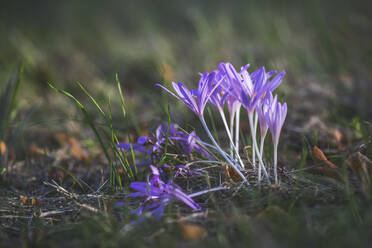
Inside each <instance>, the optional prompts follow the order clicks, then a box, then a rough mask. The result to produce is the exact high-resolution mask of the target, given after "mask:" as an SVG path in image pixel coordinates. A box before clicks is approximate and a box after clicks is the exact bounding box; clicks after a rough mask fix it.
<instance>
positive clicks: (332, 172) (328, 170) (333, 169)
mask: <svg viewBox="0 0 372 248" xmlns="http://www.w3.org/2000/svg"><path fill="white" fill-rule="evenodd" d="M312 154H313V157H314V159H315V160H316V161H317V162H319V166H318V167H316V168H315V169H314V170H315V171H316V172H318V173H320V174H322V175H324V176H326V177H331V178H335V179H338V180H342V176H341V173H340V171H339V170H338V167H337V166H336V165H335V164H333V163H332V162H331V161H329V160H328V159H327V157H326V156H325V154H324V153H323V151H322V150H320V148H319V147H317V146H314V148H313V152H312Z"/></svg>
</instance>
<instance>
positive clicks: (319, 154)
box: [313, 146, 337, 169]
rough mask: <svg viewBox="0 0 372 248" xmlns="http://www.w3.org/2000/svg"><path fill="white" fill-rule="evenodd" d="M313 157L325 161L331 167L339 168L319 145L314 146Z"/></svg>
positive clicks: (318, 160)
mask: <svg viewBox="0 0 372 248" xmlns="http://www.w3.org/2000/svg"><path fill="white" fill-rule="evenodd" d="M313 157H314V159H315V160H316V161H317V162H323V164H324V165H325V166H328V167H329V168H332V169H337V166H336V165H335V164H334V163H332V162H331V161H329V160H328V159H327V157H326V155H324V153H323V151H322V150H320V148H319V147H317V146H314V148H313Z"/></svg>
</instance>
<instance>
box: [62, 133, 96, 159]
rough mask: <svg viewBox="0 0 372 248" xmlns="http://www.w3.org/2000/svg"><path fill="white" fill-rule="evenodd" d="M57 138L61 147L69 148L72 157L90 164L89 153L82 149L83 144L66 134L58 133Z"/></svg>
mask: <svg viewBox="0 0 372 248" xmlns="http://www.w3.org/2000/svg"><path fill="white" fill-rule="evenodd" d="M55 138H56V140H57V141H58V143H59V144H60V145H61V146H64V147H66V146H67V147H68V148H69V152H70V154H71V155H72V156H74V157H75V158H77V159H79V160H81V161H83V162H84V163H88V160H89V158H88V153H87V152H86V151H85V150H84V149H83V148H82V147H81V144H80V142H79V141H77V139H75V138H74V137H70V136H68V135H67V134H64V133H57V134H56V135H55Z"/></svg>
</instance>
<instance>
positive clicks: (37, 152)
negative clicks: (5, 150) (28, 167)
mask: <svg viewBox="0 0 372 248" xmlns="http://www.w3.org/2000/svg"><path fill="white" fill-rule="evenodd" d="M28 152H29V153H30V155H31V156H44V155H45V151H44V150H43V149H41V148H40V147H38V146H37V145H35V144H32V145H30V147H29V148H28Z"/></svg>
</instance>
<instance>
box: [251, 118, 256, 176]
mask: <svg viewBox="0 0 372 248" xmlns="http://www.w3.org/2000/svg"><path fill="white" fill-rule="evenodd" d="M252 116H254V117H253V118H254V125H250V126H251V134H252V166H253V169H254V170H256V147H255V146H256V144H255V143H254V142H253V140H256V133H257V125H256V124H257V122H256V120H257V119H256V117H257V114H256V113H254V114H252Z"/></svg>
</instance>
